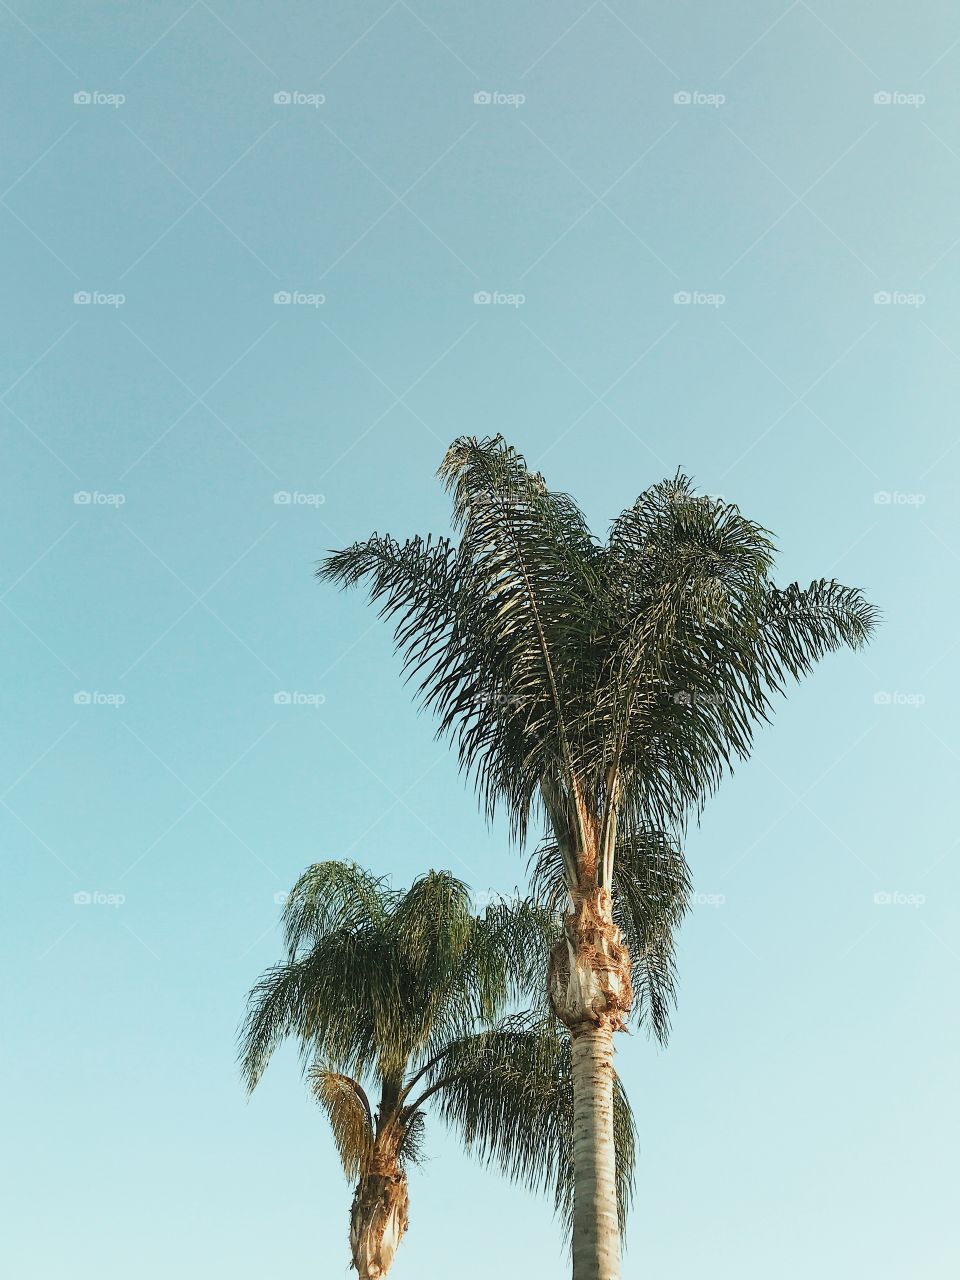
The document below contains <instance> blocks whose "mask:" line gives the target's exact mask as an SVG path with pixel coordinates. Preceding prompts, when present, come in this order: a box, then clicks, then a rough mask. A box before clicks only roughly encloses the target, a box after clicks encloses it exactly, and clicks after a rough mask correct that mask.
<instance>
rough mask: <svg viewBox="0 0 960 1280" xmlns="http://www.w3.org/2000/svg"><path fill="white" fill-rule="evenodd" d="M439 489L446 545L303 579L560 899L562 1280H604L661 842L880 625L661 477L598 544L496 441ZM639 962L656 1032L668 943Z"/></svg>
mask: <svg viewBox="0 0 960 1280" xmlns="http://www.w3.org/2000/svg"><path fill="white" fill-rule="evenodd" d="M440 476H441V479H442V480H443V481H444V483H445V485H446V487H447V488H448V490H449V491H450V492H451V494H452V498H453V522H454V527H455V529H456V531H457V533H458V534H459V540H458V541H457V542H456V543H454V542H452V541H451V540H450V539H447V538H432V537H427V538H420V537H416V538H411V539H408V540H407V541H405V542H398V541H396V540H395V539H394V538H392V537H389V536H382V535H374V536H373V537H371V538H370V539H368V540H367V541H365V542H359V543H356V544H355V545H354V546H352V547H349V548H347V549H345V550H343V551H339V552H336V553H334V554H332V555H330V556H329V557H328V558H327V559H326V560H325V561H324V563H323V565H322V567H321V568H320V569H319V570H318V573H319V575H320V576H321V577H322V578H327V579H333V580H335V581H338V582H340V583H341V584H343V585H354V584H356V583H358V582H359V581H360V580H361V579H365V580H367V582H368V584H369V588H370V593H371V597H372V599H374V600H378V601H380V602H381V612H382V614H383V615H384V616H385V617H392V618H393V619H394V623H395V629H396V640H397V644H398V647H399V648H400V649H401V650H402V651H403V652H404V654H405V657H406V668H407V670H408V672H409V673H410V674H411V675H413V676H414V677H415V678H416V680H417V683H418V689H419V693H420V695H421V697H422V699H423V701H424V703H425V704H426V705H427V706H429V707H431V708H432V709H434V710H435V711H436V712H437V713H438V715H439V719H440V732H441V733H442V734H447V735H449V737H450V738H451V739H452V741H453V742H454V744H455V745H456V748H457V749H458V752H459V756H460V760H461V764H462V765H463V767H464V768H465V769H466V770H467V771H468V772H469V773H471V774H472V775H473V777H474V778H475V780H476V783H477V786H478V790H479V793H480V796H481V798H482V800H483V802H484V804H485V807H486V809H487V812H488V814H493V813H494V812H495V811H496V810H498V809H500V808H502V809H503V810H505V811H506V813H507V814H508V815H509V817H510V820H511V823H512V827H513V830H514V833H515V835H516V836H517V837H519V838H520V839H521V840H522V839H523V838H524V837H525V835H526V833H527V829H528V827H529V825H530V823H531V821H532V820H541V819H542V820H544V822H545V827H546V833H547V843H546V845H545V846H544V848H543V849H542V850H541V852H540V856H539V857H538V859H537V871H538V874H539V875H540V877H541V878H543V877H544V876H545V877H546V878H547V879H548V880H553V881H555V880H556V876H557V874H558V873H559V875H560V877H561V880H562V885H563V888H564V890H565V893H566V896H567V899H568V911H567V914H566V917H565V928H564V932H565V937H564V939H563V940H562V941H561V942H560V943H559V944H558V945H557V946H556V947H555V948H554V951H553V954H552V956H551V962H550V974H549V988H550V996H551V1000H552V1004H553V1009H554V1011H555V1013H556V1015H557V1017H558V1018H559V1019H560V1020H561V1022H563V1023H564V1025H565V1026H566V1027H567V1028H568V1030H569V1032H570V1034H571V1037H572V1042H573V1080H574V1099H575V1102H574V1109H575V1150H574V1161H575V1175H576V1186H575V1211H574V1277H575V1280H616V1277H618V1276H619V1274H620V1262H619V1237H618V1220H617V1213H616V1194H615V1173H614V1152H613V1141H612V1132H613V1105H612V1081H613V1072H612V1065H611V1064H612V1054H613V1033H614V1032H615V1031H617V1030H620V1029H622V1028H623V1027H624V1025H625V1023H626V1021H627V1018H628V1016H629V1014H630V1011H631V1006H632V1003H633V990H632V984H631V953H630V949H629V943H630V942H631V939H632V940H633V941H636V940H637V939H639V940H640V941H641V942H643V941H644V939H645V938H646V939H647V941H650V938H649V934H650V928H649V923H650V922H649V920H648V919H647V918H646V916H645V911H646V907H647V906H648V905H649V901H650V899H649V895H648V894H647V892H646V891H645V890H646V889H651V888H653V887H655V886H656V885H657V884H664V885H666V886H667V888H668V890H669V888H670V886H676V885H678V884H679V883H681V882H682V879H683V868H682V859H680V858H679V855H678V854H677V853H676V849H675V845H674V843H673V840H672V839H671V835H670V833H674V832H677V831H682V828H683V824H684V823H685V821H686V819H687V817H688V816H689V814H690V813H692V812H696V811H698V810H699V808H700V806H701V805H702V803H703V801H704V799H705V798H706V796H707V795H708V794H709V793H710V792H711V791H712V790H713V788H714V787H715V786H716V785H717V783H718V782H719V780H720V778H721V777H722V775H723V773H724V771H725V770H726V769H727V768H728V767H730V766H731V764H732V762H733V761H734V760H735V759H736V758H738V757H739V758H745V757H746V756H747V755H748V754H749V751H750V746H751V741H752V735H753V730H754V727H755V725H756V723H757V721H759V720H764V719H766V718H767V717H768V715H769V713H770V710H771V698H772V695H773V694H775V693H779V692H782V690H783V687H784V684H785V682H786V680H787V679H788V678H791V677H797V678H798V677H800V676H801V675H803V674H805V673H806V672H807V671H809V670H810V669H811V667H812V666H813V665H814V663H815V662H816V661H817V659H819V658H820V657H821V656H823V655H824V654H825V653H827V652H829V651H832V650H836V649H838V648H841V647H842V646H844V645H849V646H851V647H858V646H860V645H862V644H863V643H864V642H865V641H866V639H867V638H868V636H869V634H870V631H871V629H872V627H873V625H874V621H875V613H874V610H873V609H872V608H871V606H870V605H869V604H868V603H867V602H866V601H865V600H864V598H863V596H862V595H861V593H860V592H859V591H857V590H855V589H851V588H848V587H844V586H841V585H840V584H839V583H837V582H835V581H827V580H823V579H821V580H819V581H816V582H813V583H812V584H811V585H810V586H809V587H806V588H801V587H800V586H798V585H796V584H794V585H791V586H787V587H785V588H778V587H776V586H775V585H774V584H773V582H772V580H771V577H770V574H771V569H772V563H773V544H772V542H771V539H770V536H769V535H768V533H767V532H766V531H765V530H764V529H763V528H761V527H760V526H759V525H757V524H755V523H754V522H753V521H750V520H748V519H746V517H744V516H743V515H741V513H740V511H739V509H738V508H737V507H736V506H734V505H732V504H729V503H726V502H722V501H718V500H714V499H710V498H704V497H697V496H696V495H695V493H694V490H693V486H692V484H691V482H690V481H689V480H688V479H687V478H686V477H685V476H683V475H680V474H678V475H677V476H676V477H675V478H674V479H673V480H668V481H665V482H663V483H661V484H657V485H654V486H653V487H651V488H649V489H647V490H646V491H645V492H643V493H642V494H641V495H640V496H639V497H638V498H637V500H636V502H635V503H634V504H633V505H632V506H630V507H628V508H627V509H626V510H625V511H624V512H623V513H622V514H621V515H619V516H618V517H617V518H616V519H615V520H614V521H613V524H612V526H611V529H610V532H609V536H608V538H607V540H606V542H603V543H601V542H599V541H598V540H597V539H596V538H595V537H593V535H592V534H591V532H590V530H589V528H588V526H587V523H586V520H585V518H584V516H583V514H582V512H581V511H580V510H579V508H578V507H577V505H576V504H575V503H574V501H573V500H572V499H571V498H570V497H569V496H567V495H566V494H563V493H555V492H551V491H550V490H549V489H548V488H547V487H546V484H545V482H544V480H543V477H542V476H540V475H539V474H536V473H533V472H531V471H529V470H528V468H527V466H526V464H525V462H524V459H523V458H522V456H521V455H520V454H518V453H517V452H516V451H515V450H514V449H513V448H512V447H510V446H509V445H508V444H506V443H505V441H504V440H503V439H502V437H500V436H495V437H492V438H488V439H483V440H478V439H475V438H472V437H462V438H460V439H458V440H456V441H455V442H454V443H453V445H452V446H451V447H450V449H449V450H448V452H447V455H446V457H445V458H444V461H443V464H442V466H441V468H440ZM631 886H633V888H631ZM636 886H640V887H641V889H642V890H644V891H638V890H637V889H636ZM673 900H674V907H673V908H672V915H673V918H674V919H675V918H676V917H677V916H678V915H679V913H680V911H681V910H682V908H681V907H680V906H678V905H677V901H678V900H677V897H676V895H673ZM667 915H668V916H669V915H670V911H669V910H668V912H667ZM625 924H626V925H627V929H626V930H624V925H625ZM668 924H669V920H668ZM627 935H629V936H627ZM640 957H641V966H642V969H643V972H642V974H641V975H640V976H641V977H642V982H643V986H644V989H645V990H646V991H647V993H648V996H649V998H648V999H647V1000H646V1002H641V1003H646V1006H647V1007H648V1008H649V1009H650V1010H651V1012H653V1013H654V1015H655V1017H656V1018H657V1019H659V1022H660V1024H661V1025H662V1021H663V1017H664V1014H665V1010H664V1000H663V993H664V984H665V983H666V984H669V941H668V940H664V939H663V938H661V939H660V940H659V941H658V940H657V939H656V938H655V937H654V938H653V939H652V942H651V949H649V950H641V952H640ZM633 961H634V967H636V965H637V953H636V952H634V956H633ZM637 976H638V975H637V974H636V973H635V974H634V979H636V978H637Z"/></svg>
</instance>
